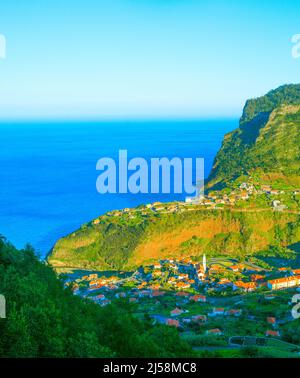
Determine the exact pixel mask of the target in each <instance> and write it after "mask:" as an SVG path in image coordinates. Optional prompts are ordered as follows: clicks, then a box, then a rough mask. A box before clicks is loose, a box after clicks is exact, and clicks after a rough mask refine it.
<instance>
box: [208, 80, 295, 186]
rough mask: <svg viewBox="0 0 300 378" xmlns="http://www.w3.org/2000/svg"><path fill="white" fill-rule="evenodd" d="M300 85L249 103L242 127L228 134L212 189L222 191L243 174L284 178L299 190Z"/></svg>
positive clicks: (213, 178)
mask: <svg viewBox="0 0 300 378" xmlns="http://www.w3.org/2000/svg"><path fill="white" fill-rule="evenodd" d="M299 173H300V85H286V86H283V87H280V88H278V89H276V90H273V91H271V92H269V93H268V94H267V95H265V96H263V97H260V98H258V99H254V100H248V101H247V103H246V105H245V108H244V111H243V115H242V117H241V120H240V127H239V128H238V129H236V130H234V131H233V132H231V133H229V134H227V135H225V137H224V141H223V144H222V147H221V149H220V151H219V152H218V154H217V156H216V158H215V162H214V166H213V169H212V172H211V174H210V176H209V179H208V185H207V186H208V188H213V189H221V188H223V187H225V186H226V185H228V184H230V183H231V182H233V181H235V180H236V179H237V178H239V177H240V176H242V175H245V176H249V175H255V176H257V177H258V178H259V177H264V178H265V177H267V176H269V177H270V180H272V177H274V174H275V175H276V176H277V177H280V178H281V180H282V182H283V183H284V182H288V183H289V184H292V185H293V184H294V185H295V187H299V186H300V185H299V184H300V181H299Z"/></svg>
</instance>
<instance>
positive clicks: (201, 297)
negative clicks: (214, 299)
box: [190, 294, 206, 302]
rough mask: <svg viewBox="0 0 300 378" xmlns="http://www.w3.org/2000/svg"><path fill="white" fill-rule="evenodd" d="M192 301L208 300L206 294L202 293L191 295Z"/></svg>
mask: <svg viewBox="0 0 300 378" xmlns="http://www.w3.org/2000/svg"><path fill="white" fill-rule="evenodd" d="M190 301H194V302H206V296H205V295H200V294H196V295H192V296H191V297H190Z"/></svg>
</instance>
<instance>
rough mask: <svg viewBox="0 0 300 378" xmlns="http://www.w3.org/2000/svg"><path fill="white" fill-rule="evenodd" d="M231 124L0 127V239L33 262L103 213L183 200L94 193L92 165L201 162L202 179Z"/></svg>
mask: <svg viewBox="0 0 300 378" xmlns="http://www.w3.org/2000/svg"><path fill="white" fill-rule="evenodd" d="M237 126H238V121H237V120H214V121H213V120H201V121H143V122H141V121H134V122H129V121H127V122H125V121H124V122H121V121H120V122H119V121H118V122H64V123H59V122H55V123H39V122H31V123H29V122H27V123H2V124H0V233H1V234H3V235H5V236H6V237H7V238H8V239H9V240H10V241H11V242H12V243H13V244H14V245H16V246H17V247H18V248H22V247H23V246H24V245H25V244H26V243H28V242H29V243H30V244H32V245H33V246H34V247H35V248H36V249H37V251H38V252H39V253H40V255H41V256H45V255H46V253H47V252H48V251H49V250H50V248H51V247H52V246H53V244H54V243H55V241H56V240H57V239H58V238H60V237H61V236H64V235H66V234H68V233H69V232H71V231H74V230H75V229H77V228H78V227H79V226H80V225H81V224H82V223H84V222H87V221H89V220H91V219H93V218H95V217H97V216H99V215H101V214H103V213H105V212H106V211H109V210H112V209H119V208H125V207H134V206H137V205H139V204H142V203H149V202H155V201H170V200H183V199H184V197H185V194H180V195H179V194H170V195H167V194H152V195H151V194H147V195H145V194H106V195H101V194H99V193H98V192H97V191H96V179H97V177H98V175H99V172H97V171H96V162H97V161H98V159H100V158H101V157H112V158H115V159H117V156H118V151H119V150H120V149H126V150H128V156H129V158H131V157H143V158H145V159H147V160H148V159H150V158H151V157H168V158H172V157H180V158H184V157H191V158H196V157H200V158H201V157H202V158H204V159H205V175H206V176H207V175H208V173H209V171H210V169H211V167H212V163H213V159H214V157H215V155H216V153H217V151H218V149H219V148H220V145H221V142H222V138H223V136H224V134H225V133H227V132H229V131H231V130H233V129H234V128H236V127H237Z"/></svg>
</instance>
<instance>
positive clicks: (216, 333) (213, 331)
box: [205, 328, 223, 336]
mask: <svg viewBox="0 0 300 378" xmlns="http://www.w3.org/2000/svg"><path fill="white" fill-rule="evenodd" d="M205 333H206V334H207V335H214V336H221V335H223V332H222V331H221V330H220V329H219V328H214V329H208V330H207V331H206V332H205Z"/></svg>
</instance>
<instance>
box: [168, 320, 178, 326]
mask: <svg viewBox="0 0 300 378" xmlns="http://www.w3.org/2000/svg"><path fill="white" fill-rule="evenodd" d="M166 324H167V325H168V326H171V327H176V328H178V327H179V321H178V320H176V319H167V321H166Z"/></svg>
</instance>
